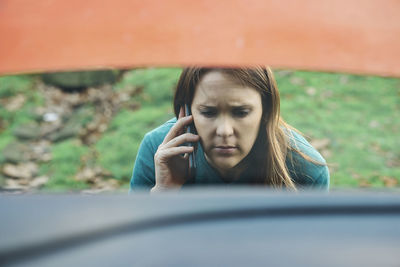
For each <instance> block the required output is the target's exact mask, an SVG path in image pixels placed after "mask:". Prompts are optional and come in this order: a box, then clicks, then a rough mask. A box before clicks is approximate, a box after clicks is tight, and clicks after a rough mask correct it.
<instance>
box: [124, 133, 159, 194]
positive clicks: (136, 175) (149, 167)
mask: <svg viewBox="0 0 400 267" xmlns="http://www.w3.org/2000/svg"><path fill="white" fill-rule="evenodd" d="M155 152H156V151H155V149H154V147H153V146H152V143H151V137H150V135H149V134H146V135H145V137H144V138H143V141H142V143H141V144H140V146H139V151H138V153H137V156H136V160H135V165H134V167H133V173H132V178H131V185H130V191H131V192H132V191H137V190H142V191H143V190H150V189H151V188H152V187H153V186H154V185H155V168H154V154H155Z"/></svg>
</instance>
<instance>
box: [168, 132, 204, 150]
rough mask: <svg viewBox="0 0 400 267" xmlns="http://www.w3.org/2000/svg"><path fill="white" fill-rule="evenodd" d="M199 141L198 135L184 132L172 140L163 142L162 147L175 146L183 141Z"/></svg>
mask: <svg viewBox="0 0 400 267" xmlns="http://www.w3.org/2000/svg"><path fill="white" fill-rule="evenodd" d="M197 141H199V136H198V135H195V134H192V133H185V134H182V135H179V136H177V137H175V138H173V139H172V140H170V141H169V142H168V143H166V144H163V145H162V148H170V147H176V146H180V145H182V144H184V143H189V142H197Z"/></svg>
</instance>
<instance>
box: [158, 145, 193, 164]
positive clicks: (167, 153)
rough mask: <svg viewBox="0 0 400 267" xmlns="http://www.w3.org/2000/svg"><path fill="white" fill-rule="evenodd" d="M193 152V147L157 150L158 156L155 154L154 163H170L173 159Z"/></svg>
mask: <svg viewBox="0 0 400 267" xmlns="http://www.w3.org/2000/svg"><path fill="white" fill-rule="evenodd" d="M191 152H193V147H190V146H178V147H171V148H169V149H161V150H157V152H156V154H154V162H155V163H156V164H157V163H158V164H159V163H163V162H168V160H169V159H170V158H171V157H174V156H178V155H182V154H185V153H191Z"/></svg>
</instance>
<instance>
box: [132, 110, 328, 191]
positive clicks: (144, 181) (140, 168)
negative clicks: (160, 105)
mask: <svg viewBox="0 0 400 267" xmlns="http://www.w3.org/2000/svg"><path fill="white" fill-rule="evenodd" d="M175 122H176V118H173V119H171V120H169V121H167V122H166V123H164V124H163V125H161V126H159V127H158V128H156V129H154V130H152V131H150V132H149V133H147V134H146V135H145V137H144V138H143V141H142V143H141V145H140V147H139V152H138V154H137V157H136V161H135V166H134V168H133V174H132V179H131V190H139V189H145V190H150V189H151V188H152V187H153V186H154V185H155V168H154V154H155V153H156V151H157V148H158V146H159V145H160V144H161V143H162V142H163V140H164V137H165V136H166V135H167V133H168V132H169V130H170V129H171V127H172V126H173V125H174V124H175ZM293 136H294V139H295V140H291V142H292V144H293V143H295V145H296V146H297V149H298V150H300V151H301V152H303V153H304V154H306V155H308V156H310V157H311V158H313V159H314V160H316V161H318V162H323V163H325V160H324V158H323V157H322V156H321V155H320V154H319V153H318V151H317V150H315V148H313V147H312V146H311V145H310V144H309V143H308V142H307V141H306V140H305V139H304V137H302V136H301V135H300V134H298V133H296V132H294V131H293ZM289 153H292V156H293V160H286V166H287V168H288V170H289V173H290V176H291V178H292V180H293V181H294V183H295V184H296V186H297V188H313V189H323V190H328V189H329V171H328V168H327V166H326V165H316V164H313V163H311V162H309V161H307V160H305V159H304V158H303V157H301V156H300V155H299V154H298V153H296V152H293V151H291V152H289ZM196 164H197V169H196V179H195V184H200V185H234V184H242V185H245V184H250V179H251V177H249V176H250V175H249V174H250V172H249V171H247V172H246V171H244V172H243V174H242V175H241V176H240V177H239V179H237V180H235V181H232V182H229V183H228V182H226V181H224V180H223V179H222V177H221V176H220V175H219V173H218V172H217V170H215V169H214V168H213V167H212V166H210V164H209V163H208V162H207V160H206V159H205V157H204V152H203V149H202V147H201V145H200V143H199V144H198V148H197V152H196ZM185 186H188V185H184V187H185Z"/></svg>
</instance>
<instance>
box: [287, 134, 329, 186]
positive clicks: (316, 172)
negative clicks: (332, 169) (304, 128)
mask: <svg viewBox="0 0 400 267" xmlns="http://www.w3.org/2000/svg"><path fill="white" fill-rule="evenodd" d="M288 136H289V145H290V149H289V153H288V155H289V157H288V158H287V159H286V164H287V166H288V169H289V172H290V174H291V176H292V178H293V179H294V180H295V182H296V183H297V184H299V185H304V186H312V187H319V188H323V189H328V188H329V180H330V177H329V169H328V166H327V163H326V161H325V159H324V158H323V157H322V155H321V154H320V153H319V152H318V151H317V150H316V149H315V148H314V147H313V146H312V145H311V144H310V143H309V142H308V141H307V140H306V139H305V138H304V136H302V135H301V134H300V133H298V132H296V131H295V130H289V131H288Z"/></svg>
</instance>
